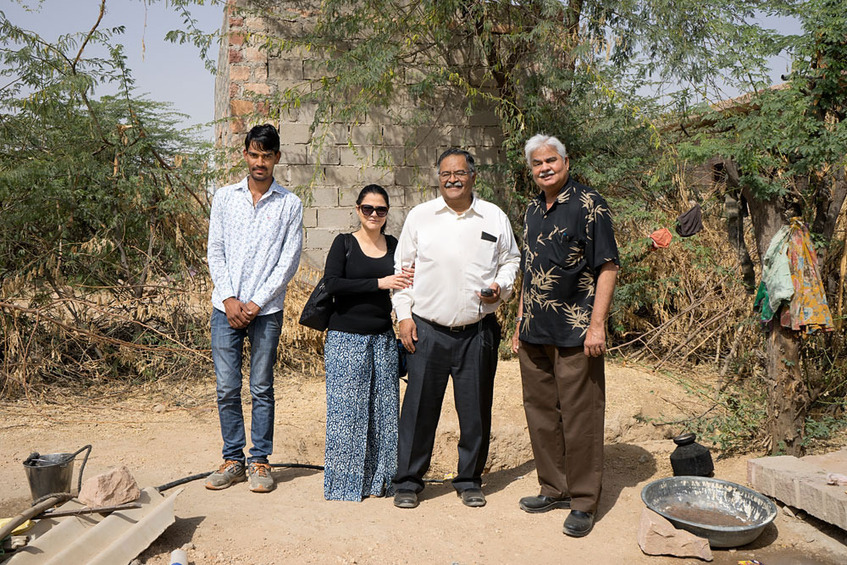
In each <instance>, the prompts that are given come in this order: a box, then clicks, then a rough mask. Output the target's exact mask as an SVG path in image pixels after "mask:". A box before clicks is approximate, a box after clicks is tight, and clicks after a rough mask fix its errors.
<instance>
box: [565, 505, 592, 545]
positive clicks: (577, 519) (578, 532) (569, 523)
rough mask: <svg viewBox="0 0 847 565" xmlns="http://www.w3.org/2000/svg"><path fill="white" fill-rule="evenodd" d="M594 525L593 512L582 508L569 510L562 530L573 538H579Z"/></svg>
mask: <svg viewBox="0 0 847 565" xmlns="http://www.w3.org/2000/svg"><path fill="white" fill-rule="evenodd" d="M593 527H594V514H592V513H591V512H583V511H582V510H571V513H570V514H569V515H568V517H567V518H565V525H564V526H563V527H562V531H563V532H564V533H565V534H566V535H569V536H571V537H573V538H581V537H582V536H587V535H588V532H590V531H591V528H593Z"/></svg>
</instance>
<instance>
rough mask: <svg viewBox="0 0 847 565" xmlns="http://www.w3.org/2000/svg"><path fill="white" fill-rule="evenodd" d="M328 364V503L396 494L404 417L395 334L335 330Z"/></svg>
mask: <svg viewBox="0 0 847 565" xmlns="http://www.w3.org/2000/svg"><path fill="white" fill-rule="evenodd" d="M324 363H325V365H326V452H325V456H324V497H325V498H326V499H327V500H355V501H360V500H362V498H364V497H366V496H384V495H390V494H393V493H392V492H391V490H392V488H391V479H393V478H394V474H395V473H396V472H397V420H398V416H399V413H400V386H399V383H398V378H397V342H396V339H395V337H394V332H393V331H392V330H389V331H387V332H385V333H383V334H379V335H364V334H354V333H347V332H340V331H335V330H330V331H329V332H327V336H326V345H325V347H324Z"/></svg>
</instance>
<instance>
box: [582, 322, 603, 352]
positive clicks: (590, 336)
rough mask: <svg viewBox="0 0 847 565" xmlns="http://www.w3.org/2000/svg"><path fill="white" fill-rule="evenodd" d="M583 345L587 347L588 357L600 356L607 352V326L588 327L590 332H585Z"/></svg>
mask: <svg viewBox="0 0 847 565" xmlns="http://www.w3.org/2000/svg"><path fill="white" fill-rule="evenodd" d="M583 347H584V348H585V355H586V356H587V357H600V356H601V355H603V354H604V353H605V352H606V328H604V327H603V326H600V327H597V328H595V327H593V326H589V327H588V332H586V334H585V342H584V343H583Z"/></svg>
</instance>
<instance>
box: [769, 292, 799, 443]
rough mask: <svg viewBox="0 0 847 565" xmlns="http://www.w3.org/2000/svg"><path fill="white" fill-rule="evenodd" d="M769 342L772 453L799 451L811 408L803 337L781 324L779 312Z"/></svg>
mask: <svg viewBox="0 0 847 565" xmlns="http://www.w3.org/2000/svg"><path fill="white" fill-rule="evenodd" d="M781 311H782V309H780V312H781ZM767 344H768V346H767V356H768V360H767V381H768V432H769V435H770V439H771V454H772V455H778V454H779V455H800V451H801V449H802V442H803V435H804V432H805V424H806V412H807V411H808V408H809V391H808V389H807V387H806V384H805V382H804V381H803V375H802V374H801V372H800V365H799V359H800V340H799V339H798V338H797V332H795V331H794V330H792V329H791V328H784V327H782V326H781V325H780V324H779V312H777V313H776V315H775V316H774V323H773V328H772V329H771V331H770V333H769V334H768V340H767Z"/></svg>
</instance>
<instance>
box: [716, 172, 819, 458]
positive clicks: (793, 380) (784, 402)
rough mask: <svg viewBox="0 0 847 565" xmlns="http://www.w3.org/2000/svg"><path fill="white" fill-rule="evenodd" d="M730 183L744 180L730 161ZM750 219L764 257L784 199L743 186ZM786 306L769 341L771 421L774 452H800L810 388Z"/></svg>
mask: <svg viewBox="0 0 847 565" xmlns="http://www.w3.org/2000/svg"><path fill="white" fill-rule="evenodd" d="M727 175H728V179H727V181H728V183H730V182H731V183H736V184H740V183H739V182H738V181H739V174H738V168H737V167H736V166H735V164H734V163H731V162H729V163H727ZM742 194H743V195H744V198H745V199H746V200H747V206H748V208H749V210H750V220H751V221H752V222H753V231H754V232H755V234H756V247H757V248H758V251H759V259H760V260H763V259H764V256H765V253H766V252H767V250H768V246H769V245H770V242H771V240H772V239H773V236H774V235H776V232H778V231H779V228H781V227H782V226H784V225H785V218H783V212H784V209H783V207H782V199H780V198H774V199H769V200H761V199H758V198H756V197H755V196H754V195H753V193H752V191H751V190H750V189H749V188H746V187H742ZM781 312H782V308H780V309H779V311H778V312H776V314H775V315H774V317H773V321H772V327H771V330H770V332H769V333H768V338H767V341H766V344H767V345H766V348H767V349H766V352H765V353H766V357H767V366H766V370H767V375H766V380H767V383H768V421H767V424H766V425H767V430H768V435H769V436H770V438H769V439H770V444H771V453H773V454H776V453H785V454H789V455H797V454H799V453H800V450H801V449H802V440H803V437H804V435H805V425H806V414H807V412H808V409H809V391H808V389H807V388H806V384H805V382H804V381H803V375H802V373H801V372H800V335H799V334H798V332H795V331H794V330H792V329H790V328H783V327H782V326H781V325H780V323H779V319H780V314H781Z"/></svg>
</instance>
